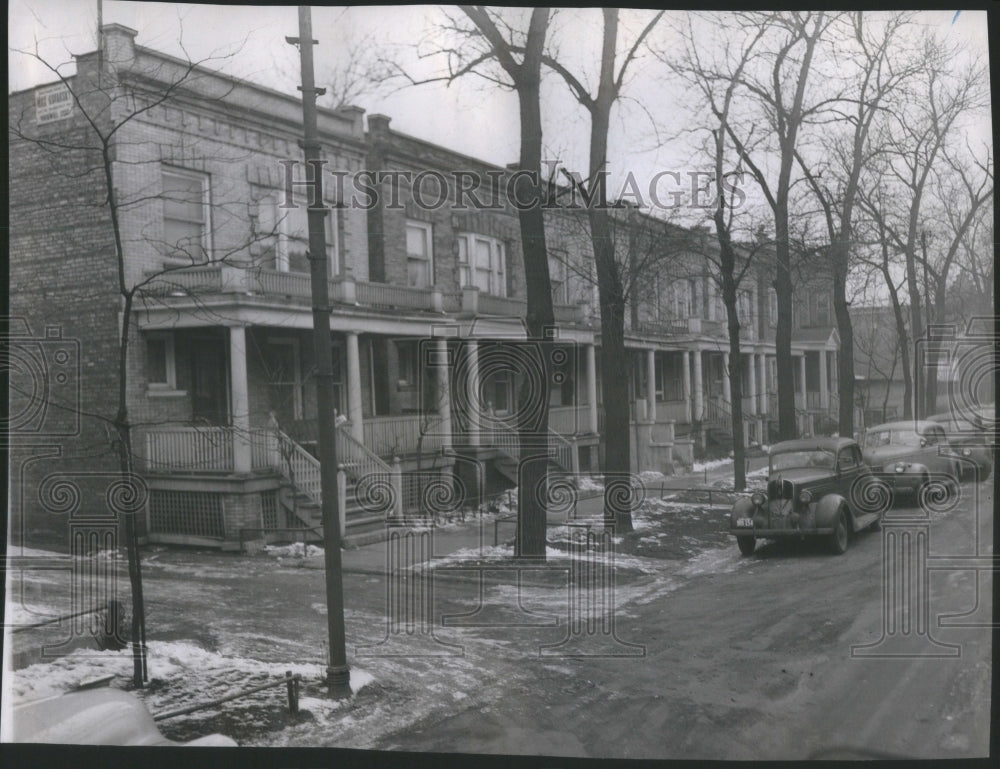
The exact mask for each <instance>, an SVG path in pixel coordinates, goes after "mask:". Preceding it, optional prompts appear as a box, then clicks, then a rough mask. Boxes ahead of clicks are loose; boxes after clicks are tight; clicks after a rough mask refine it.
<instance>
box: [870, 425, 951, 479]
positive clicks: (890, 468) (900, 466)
mask: <svg viewBox="0 0 1000 769" xmlns="http://www.w3.org/2000/svg"><path fill="white" fill-rule="evenodd" d="M862 445H863V447H864V461H865V462H866V463H867V464H868V466H869V467H871V470H872V472H873V473H875V474H876V475H877V476H879V477H880V478H881V479H882V480H884V481H885V482H886V483H887V484H888V485H889V487H890V488H891V489H892V491H893V493H894V494H901V493H902V494H914V495H916V494H918V493H919V492H920V490H921V488H922V487H924V486H925V485H926V484H928V483H930V482H931V481H932V480H933V481H937V482H941V483H942V484H943V485H944V486H945V487H946V488H947V489H948V490H949V492H950V493H954V492H956V491H957V490H958V483H959V480H960V478H961V467H960V462H959V460H958V458H957V457H956V456H955V455H954V454H953V453H952V451H951V447H950V446H949V445H948V437H947V435H946V434H945V431H944V427H942V426H941V425H940V424H938V423H937V422H931V421H928V420H925V419H919V420H913V419H911V420H904V421H901V422H887V423H886V424H884V425H878V426H877V427H873V428H871V429H870V430H867V431H866V432H865V437H864V443H863V444H862Z"/></svg>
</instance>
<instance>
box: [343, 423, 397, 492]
mask: <svg viewBox="0 0 1000 769" xmlns="http://www.w3.org/2000/svg"><path fill="white" fill-rule="evenodd" d="M337 460H338V461H339V462H340V464H341V465H342V466H343V468H344V471H345V472H346V473H347V475H348V477H349V478H350V479H351V480H352V481H355V482H357V481H359V480H360V479H361V478H364V477H365V476H366V475H371V476H376V475H378V474H380V473H387V474H390V475H391V474H392V468H391V467H389V465H387V464H386V463H385V462H383V461H382V459H381V458H380V457H379V456H378V455H376V454H374V453H373V452H371V451H369V450H368V448H367V447H366V446H365V445H364V444H363V443H361V442H360V441H358V440H357V439H356V438H355V437H354V436H353V435H351V434H350V433H349V432H348V431H347V430H346V429H344V428H343V427H341V428H338V430H337Z"/></svg>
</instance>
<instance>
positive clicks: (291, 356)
mask: <svg viewBox="0 0 1000 769" xmlns="http://www.w3.org/2000/svg"><path fill="white" fill-rule="evenodd" d="M265 366H266V370H267V382H268V405H269V406H270V409H271V411H273V412H274V413H275V415H276V416H277V417H278V421H279V423H280V424H286V423H288V422H289V421H292V420H296V419H302V378H301V375H300V369H299V343H298V340H297V339H280V338H270V339H268V340H267V358H266V360H265Z"/></svg>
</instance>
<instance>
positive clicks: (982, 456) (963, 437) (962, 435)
mask: <svg viewBox="0 0 1000 769" xmlns="http://www.w3.org/2000/svg"><path fill="white" fill-rule="evenodd" d="M927 419H928V420H929V421H931V422H937V423H938V424H939V425H941V426H942V427H943V428H944V432H945V435H946V436H947V440H948V447H949V449H950V452H951V454H952V455H953V456H955V457H956V458H958V461H959V467H960V468H961V472H962V477H965V476H966V475H971V476H974V477H976V478H977V479H978V480H981V481H984V480H986V479H987V478H989V477H990V473H991V472H992V471H993V463H994V461H995V446H994V442H995V437H994V435H993V431H992V430H989V431H987V430H986V429H984V426H983V424H982V423H977V422H978V420H977V422H970V421H968V420H966V419H962V418H961V417H959V416H956V415H954V414H935V415H934V416H930V417H927Z"/></svg>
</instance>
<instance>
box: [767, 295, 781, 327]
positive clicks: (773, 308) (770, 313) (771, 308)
mask: <svg viewBox="0 0 1000 769" xmlns="http://www.w3.org/2000/svg"><path fill="white" fill-rule="evenodd" d="M767 322H768V324H769V325H771V326H777V325H778V292H777V291H775V290H774V289H773V288H769V289H768V290H767Z"/></svg>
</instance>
